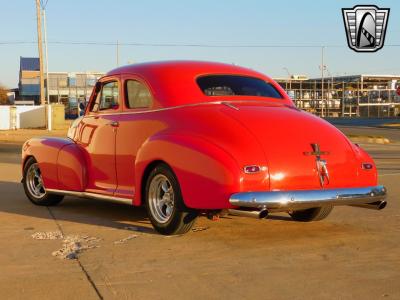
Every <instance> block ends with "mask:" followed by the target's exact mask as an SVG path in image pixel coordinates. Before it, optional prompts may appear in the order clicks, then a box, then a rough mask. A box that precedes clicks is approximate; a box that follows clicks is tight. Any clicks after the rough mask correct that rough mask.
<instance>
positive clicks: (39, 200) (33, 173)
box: [22, 157, 64, 206]
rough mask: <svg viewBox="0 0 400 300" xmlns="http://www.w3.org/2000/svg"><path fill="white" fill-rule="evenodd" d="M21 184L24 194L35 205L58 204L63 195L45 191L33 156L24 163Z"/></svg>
mask: <svg viewBox="0 0 400 300" xmlns="http://www.w3.org/2000/svg"><path fill="white" fill-rule="evenodd" d="M22 184H23V186H24V190H25V194H26V196H27V197H28V199H29V200H30V201H31V202H32V203H33V204H35V205H42V206H53V205H57V204H59V203H60V202H61V201H62V200H63V198H64V196H61V195H54V194H49V193H47V192H46V189H45V187H44V184H43V180H42V173H41V171H40V168H39V164H38V163H37V161H36V160H35V159H34V158H33V157H30V158H29V159H28V160H27V162H26V163H25V166H24V171H23V179H22Z"/></svg>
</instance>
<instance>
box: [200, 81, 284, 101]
mask: <svg viewBox="0 0 400 300" xmlns="http://www.w3.org/2000/svg"><path fill="white" fill-rule="evenodd" d="M197 84H198V85H199V87H200V89H201V90H202V91H203V93H204V94H205V95H206V96H258V97H270V98H278V99H283V97H282V95H281V94H280V93H279V92H278V91H277V90H276V89H275V87H274V86H273V85H272V84H270V83H268V82H266V81H264V80H262V79H260V78H255V77H248V76H240V75H207V76H202V77H199V78H198V79H197Z"/></svg>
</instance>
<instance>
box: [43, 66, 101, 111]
mask: <svg viewBox="0 0 400 300" xmlns="http://www.w3.org/2000/svg"><path fill="white" fill-rule="evenodd" d="M103 75H104V73H101V72H74V73H72V72H70V73H67V72H51V73H49V75H48V76H49V81H48V85H47V84H46V86H48V93H49V101H50V103H62V104H64V105H65V114H66V117H67V118H74V117H76V116H77V115H78V103H79V102H84V101H86V100H88V99H89V97H90V95H91V93H92V90H93V87H94V86H95V84H96V81H97V80H98V79H99V78H100V77H101V76H103Z"/></svg>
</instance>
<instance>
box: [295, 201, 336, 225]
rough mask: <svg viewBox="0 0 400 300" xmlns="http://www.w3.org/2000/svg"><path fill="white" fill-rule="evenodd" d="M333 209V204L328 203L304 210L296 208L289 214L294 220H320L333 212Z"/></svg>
mask: <svg viewBox="0 0 400 300" xmlns="http://www.w3.org/2000/svg"><path fill="white" fill-rule="evenodd" d="M332 209H333V206H332V205H327V206H322V207H314V208H309V209H304V210H296V211H293V212H290V213H289V215H290V216H291V217H292V219H293V220H295V221H299V222H311V221H320V220H323V219H325V218H326V217H327V216H328V215H329V214H330V213H331V211H332Z"/></svg>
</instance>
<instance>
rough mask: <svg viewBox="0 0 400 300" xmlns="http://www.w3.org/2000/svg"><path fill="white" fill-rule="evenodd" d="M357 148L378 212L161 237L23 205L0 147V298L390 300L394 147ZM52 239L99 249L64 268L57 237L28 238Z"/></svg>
mask: <svg viewBox="0 0 400 300" xmlns="http://www.w3.org/2000/svg"><path fill="white" fill-rule="evenodd" d="M362 146H363V147H364V148H365V149H366V150H367V151H368V152H369V153H371V154H372V156H373V157H374V158H375V160H376V163H377V166H378V169H379V181H380V183H381V184H384V185H385V186H386V187H387V188H388V190H389V196H388V203H389V204H388V206H387V208H385V209H384V210H382V211H374V210H367V209H359V208H352V207H338V208H335V209H334V211H333V212H332V214H331V215H330V216H329V217H328V218H327V219H326V220H324V221H321V222H313V223H297V222H293V221H291V220H290V219H289V218H288V217H287V216H286V215H285V214H279V215H275V216H271V217H270V218H269V219H266V220H255V219H247V218H240V217H227V218H223V219H221V220H220V221H218V222H212V221H209V220H207V219H205V218H200V219H199V221H198V222H197V224H196V227H195V228H196V229H198V231H192V232H190V233H189V234H187V235H184V236H177V237H164V236H161V235H158V234H156V233H155V232H154V231H153V230H152V228H151V225H150V223H149V221H148V220H147V218H146V215H145V213H144V211H143V210H142V209H134V208H132V207H129V206H123V205H117V204H113V203H106V202H99V201H94V200H82V199H74V198H70V197H68V198H66V199H65V200H64V202H63V203H62V204H61V205H60V206H57V207H52V208H46V207H37V206H33V205H32V204H31V203H30V202H29V201H28V200H27V199H26V198H25V196H24V193H23V190H22V187H21V184H20V183H19V180H20V166H19V162H20V154H19V152H20V146H19V145H9V144H0V222H1V226H0V249H2V250H1V251H0V266H1V268H0V270H1V272H0V290H1V296H0V298H2V299H22V298H26V299H44V298H47V299H101V298H104V299H171V298H177V299H188V298H190V299H221V298H231V299H255V298H261V299H381V298H387V299H400V285H399V282H400V212H399V209H400V204H399V201H398V199H399V195H400V184H399V182H400V144H391V145H376V144H369V145H362ZM127 228H130V229H133V230H128V229H127ZM57 230H61V231H62V232H63V233H64V235H87V236H90V237H97V238H100V239H101V240H100V241H99V242H98V244H97V245H98V246H99V247H98V248H94V249H89V250H87V251H85V252H83V253H81V254H80V255H79V259H78V260H62V259H59V258H57V257H54V256H52V252H53V251H55V250H57V249H59V248H60V247H61V246H62V242H61V240H35V239H33V238H32V237H31V235H32V234H34V233H35V232H49V231H57ZM132 234H135V235H137V236H136V237H135V238H132V239H130V240H127V241H125V242H122V243H115V241H118V240H121V239H124V238H127V237H131V236H132Z"/></svg>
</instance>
